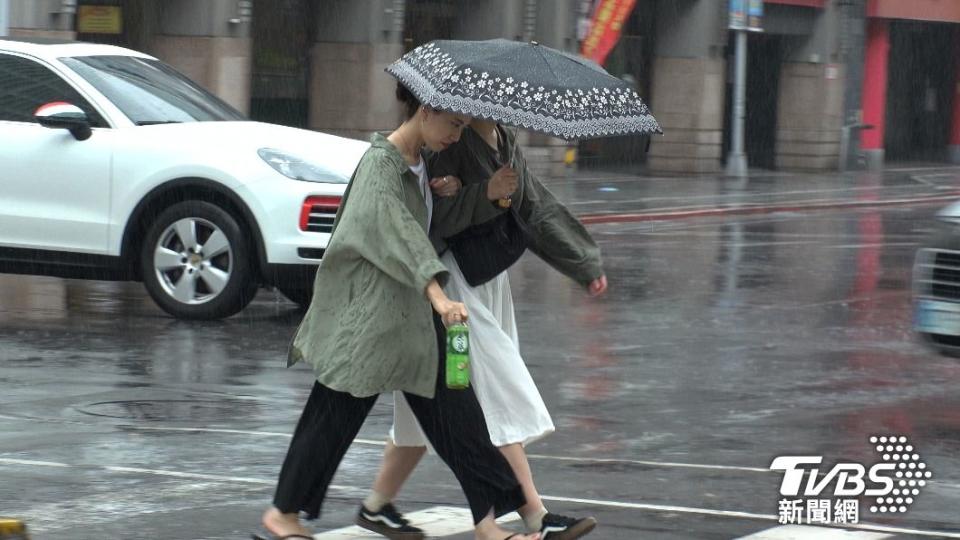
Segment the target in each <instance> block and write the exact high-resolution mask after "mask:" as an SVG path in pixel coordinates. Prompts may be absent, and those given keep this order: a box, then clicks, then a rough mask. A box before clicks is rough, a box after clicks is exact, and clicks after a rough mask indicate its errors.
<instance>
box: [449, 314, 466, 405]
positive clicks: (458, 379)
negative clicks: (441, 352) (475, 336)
mask: <svg viewBox="0 0 960 540" xmlns="http://www.w3.org/2000/svg"><path fill="white" fill-rule="evenodd" d="M446 371H447V388H451V389H453V390H463V389H465V388H469V387H470V330H469V329H468V328H467V325H465V324H455V325H453V326H451V327H450V328H447V370H446Z"/></svg>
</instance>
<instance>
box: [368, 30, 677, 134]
mask: <svg viewBox="0 0 960 540" xmlns="http://www.w3.org/2000/svg"><path fill="white" fill-rule="evenodd" d="M387 72H388V73H390V74H391V75H393V76H394V77H396V78H397V79H399V80H400V82H401V83H403V85H404V86H406V87H407V88H409V89H410V91H411V92H412V93H413V95H415V96H416V97H417V99H419V100H420V102H421V103H423V104H424V105H428V106H430V107H433V108H435V109H439V110H444V111H449V112H456V113H460V114H465V115H468V116H472V117H474V118H483V119H487V120H494V121H497V122H500V123H502V124H506V125H511V126H516V127H520V128H524V129H530V130H534V131H539V132H542V133H548V134H551V135H555V136H557V137H561V138H564V139H588V138H594V137H604V136H611V135H625V134H629V133H662V131H661V129H660V124H659V123H657V120H656V119H655V118H654V117H653V115H652V114H650V110H649V108H648V107H647V106H646V104H644V103H643V101H642V100H641V99H640V96H639V95H638V94H637V92H636V91H635V90H634V89H633V88H632V87H631V86H630V85H629V84H627V83H626V82H625V81H623V80H621V79H618V78H617V77H614V76H613V75H610V74H609V73H607V72H606V71H605V70H604V69H603V68H602V67H600V66H599V65H597V64H596V63H594V62H592V61H590V60H587V59H584V58H580V57H578V56H575V55H572V54H568V53H565V52H562V51H558V50H556V49H552V48H550V47H546V46H543V45H539V44H538V43H536V42H531V43H523V42H517V41H509V40H505V39H494V40H488V41H456V40H436V41H431V42H430V43H427V44H426V45H422V46H420V47H417V48H416V49H414V50H412V51H410V52H409V53H407V54H405V55H404V56H403V57H402V58H400V59H399V60H397V61H396V62H394V63H393V64H391V65H390V66H388V67H387Z"/></svg>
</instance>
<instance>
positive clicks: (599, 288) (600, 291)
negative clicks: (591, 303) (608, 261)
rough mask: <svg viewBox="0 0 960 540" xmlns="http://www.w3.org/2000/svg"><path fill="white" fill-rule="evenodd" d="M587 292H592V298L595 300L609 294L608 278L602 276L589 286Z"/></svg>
mask: <svg viewBox="0 0 960 540" xmlns="http://www.w3.org/2000/svg"><path fill="white" fill-rule="evenodd" d="M587 290H588V291H589V292H590V296H592V297H594V298H596V297H597V296H602V295H604V294H605V293H606V292H607V276H606V275H602V276H600V277H598V278H597V279H595V280H593V281H591V282H590V285H589V286H587Z"/></svg>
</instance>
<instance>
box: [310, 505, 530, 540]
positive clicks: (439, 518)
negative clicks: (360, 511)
mask: <svg viewBox="0 0 960 540" xmlns="http://www.w3.org/2000/svg"><path fill="white" fill-rule="evenodd" d="M510 516H513V517H512V518H511V517H510ZM403 517H405V518H407V519H408V520H409V521H410V524H411V525H413V526H415V527H420V528H421V529H423V530H424V531H425V532H426V533H427V538H443V537H445V536H453V535H455V534H461V533H465V532H469V531H472V530H473V515H472V514H471V513H470V509H468V508H459V507H455V506H434V507H432V508H427V509H426V510H419V511H417V512H410V513H409V514H407V513H405V514H404V516H403ZM512 521H519V520H518V519H517V518H516V514H510V515H507V516H505V517H504V518H503V519H498V520H497V522H498V523H501V524H508V523H510V522H512ZM515 528H516V527H515ZM313 537H314V538H315V539H316V540H345V539H347V538H351V539H353V540H383V536H380V535H379V534H374V533H372V532H370V531H368V530H366V529H362V528H360V527H357V526H356V525H354V526H351V527H344V528H342V529H336V530H333V531H327V532H322V533H318V534H315V535H313Z"/></svg>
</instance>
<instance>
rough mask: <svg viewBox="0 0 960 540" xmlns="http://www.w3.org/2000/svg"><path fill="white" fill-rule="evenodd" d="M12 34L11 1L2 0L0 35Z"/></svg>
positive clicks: (0, 2)
mask: <svg viewBox="0 0 960 540" xmlns="http://www.w3.org/2000/svg"><path fill="white" fill-rule="evenodd" d="M9 34H10V1H9V0H0V36H6V35H9Z"/></svg>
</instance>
